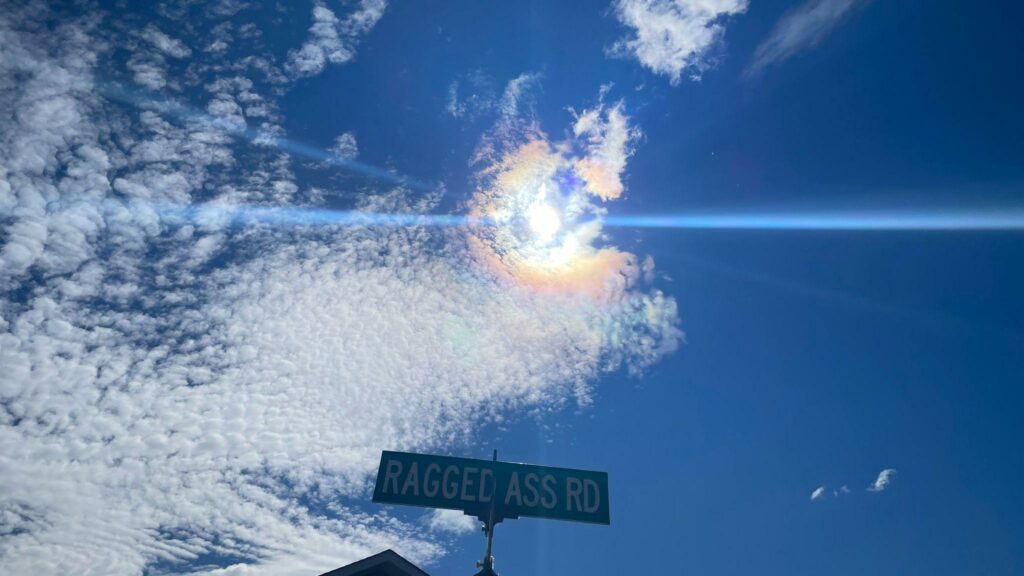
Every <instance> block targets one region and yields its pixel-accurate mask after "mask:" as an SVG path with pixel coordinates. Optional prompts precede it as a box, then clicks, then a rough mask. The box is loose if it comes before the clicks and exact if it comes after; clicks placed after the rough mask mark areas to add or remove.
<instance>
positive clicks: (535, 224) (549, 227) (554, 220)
mask: <svg viewBox="0 0 1024 576" xmlns="http://www.w3.org/2000/svg"><path fill="white" fill-rule="evenodd" d="M527 219H528V220H529V223H530V231H532V232H533V234H534V235H535V236H536V237H537V240H539V241H541V242H543V243H548V242H550V241H551V240H553V239H554V237H555V235H556V234H558V230H559V229H560V228H561V227H562V219H561V218H559V217H558V212H557V211H556V210H555V209H554V208H553V207H552V206H551V205H549V204H541V203H537V204H534V205H533V206H531V207H530V210H529V212H528V213H527Z"/></svg>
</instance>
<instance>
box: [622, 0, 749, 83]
mask: <svg viewBox="0 0 1024 576" xmlns="http://www.w3.org/2000/svg"><path fill="white" fill-rule="evenodd" d="M612 6H613V9H614V11H615V16H616V18H618V20H619V22H621V23H622V24H624V25H626V26H628V27H629V28H631V29H632V32H631V34H630V35H629V36H627V37H626V38H623V39H621V40H619V41H617V42H616V43H615V44H614V45H613V46H612V47H611V49H610V50H609V53H610V54H611V55H614V56H628V57H633V58H636V59H637V60H639V61H640V63H641V64H643V65H644V66H646V67H647V68H650V69H651V71H652V72H654V73H655V74H663V75H665V76H668V77H669V79H670V80H671V82H672V84H678V83H679V81H680V79H681V78H682V75H683V73H684V72H685V73H688V74H689V75H690V76H691V77H692V78H700V75H701V73H702V72H703V71H704V70H706V69H707V68H708V67H709V66H710V64H711V61H710V60H709V57H708V53H709V52H710V51H711V49H712V48H714V47H715V45H716V44H717V43H718V42H719V41H720V40H721V37H722V34H723V33H724V31H725V28H724V26H723V24H722V22H723V20H724V19H725V18H726V17H728V16H733V15H736V14H741V13H743V12H744V11H746V9H747V0H615V2H614V3H613V4H612Z"/></svg>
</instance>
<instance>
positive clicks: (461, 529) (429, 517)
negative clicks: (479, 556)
mask: <svg viewBox="0 0 1024 576" xmlns="http://www.w3.org/2000/svg"><path fill="white" fill-rule="evenodd" d="M425 521H426V524H427V528H429V529H430V531H431V532H447V533H450V534H471V533H473V532H476V531H478V530H480V522H479V521H478V520H477V519H476V518H474V517H473V516H466V515H465V514H463V513H462V512H461V511H459V510H441V509H438V510H431V511H430V512H428V513H427V514H426V515H425Z"/></svg>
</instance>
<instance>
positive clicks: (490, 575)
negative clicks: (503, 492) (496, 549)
mask: <svg viewBox="0 0 1024 576" xmlns="http://www.w3.org/2000/svg"><path fill="white" fill-rule="evenodd" d="M497 461H498V449H497V448H495V449H494V462H497ZM497 487H498V484H497V481H495V484H494V488H495V490H492V492H491V510H490V512H488V514H487V519H486V520H484V533H485V534H487V552H486V553H485V554H484V559H483V561H482V562H477V563H476V566H477V568H480V569H481V570H480V571H479V572H477V573H476V574H475V575H474V576H498V573H497V572H495V571H494V556H492V555H491V549H492V546H493V544H494V526H495V525H496V524H497V523H498V522H501V518H497V519H496V518H495V517H494V500H495V499H496V498H497V497H498V495H497Z"/></svg>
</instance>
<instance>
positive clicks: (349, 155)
mask: <svg viewBox="0 0 1024 576" xmlns="http://www.w3.org/2000/svg"><path fill="white" fill-rule="evenodd" d="M328 151H329V152H330V153H331V154H333V155H334V157H335V158H337V159H338V160H352V159H354V158H356V157H357V156H359V144H358V143H357V142H356V135H355V134H353V133H352V132H345V133H344V134H342V135H341V136H338V137H337V138H335V139H334V146H331V147H330V148H329V149H328Z"/></svg>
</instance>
